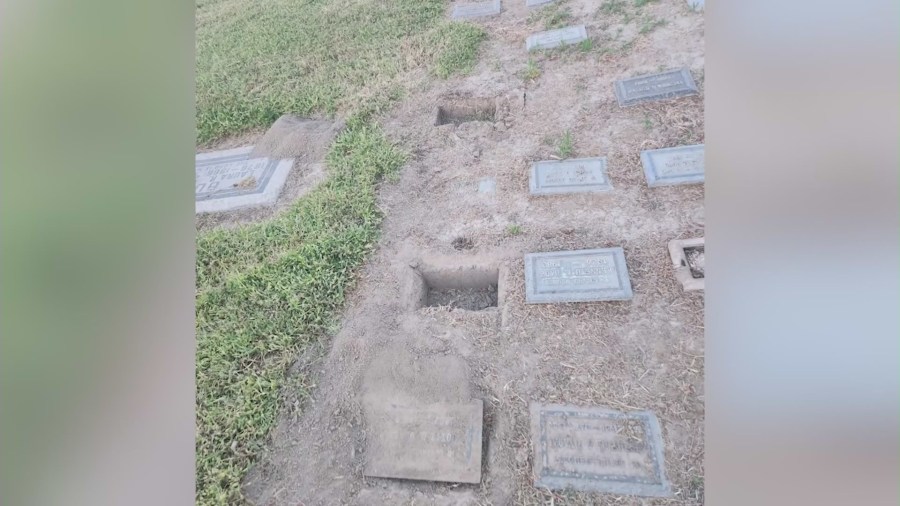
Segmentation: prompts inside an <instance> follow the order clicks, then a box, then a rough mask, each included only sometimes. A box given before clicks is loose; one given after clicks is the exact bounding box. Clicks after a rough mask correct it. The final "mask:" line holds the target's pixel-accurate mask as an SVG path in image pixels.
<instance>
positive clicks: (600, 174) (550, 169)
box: [529, 157, 613, 195]
mask: <svg viewBox="0 0 900 506" xmlns="http://www.w3.org/2000/svg"><path fill="white" fill-rule="evenodd" d="M612 189H613V188H612V184H611V183H610V182H609V177H607V174H606V158H605V157H603V158H576V159H573V160H560V161H556V160H547V161H541V162H536V163H534V164H532V166H531V179H530V181H529V191H530V192H531V194H532V195H554V194H559V193H595V192H609V191H612Z"/></svg>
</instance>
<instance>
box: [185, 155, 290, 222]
mask: <svg viewBox="0 0 900 506" xmlns="http://www.w3.org/2000/svg"><path fill="white" fill-rule="evenodd" d="M251 151H253V146H250V147H245V148H237V149H229V150H226V151H216V152H212V153H202V154H198V155H197V156H196V159H195V181H194V197H195V210H196V212H198V213H211V212H218V211H228V210H231V209H237V208H241V207H250V206H260V205H269V204H273V203H275V201H276V200H277V199H278V194H279V193H280V192H281V188H282V187H283V186H284V182H285V181H286V180H287V176H288V173H290V171H291V167H292V166H293V164H294V160H293V159H285V160H272V159H269V158H250V152H251Z"/></svg>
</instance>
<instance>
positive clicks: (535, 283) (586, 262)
mask: <svg viewBox="0 0 900 506" xmlns="http://www.w3.org/2000/svg"><path fill="white" fill-rule="evenodd" d="M631 298H632V292H631V281H630V280H629V278H628V268H627V267H626V265H625V252H624V251H623V250H622V248H620V247H615V248H602V249H587V250H577V251H552V252H548V253H529V254H527V255H525V302H526V303H528V304H536V303H552V302H593V301H603V300H628V299H631Z"/></svg>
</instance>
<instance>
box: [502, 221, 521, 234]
mask: <svg viewBox="0 0 900 506" xmlns="http://www.w3.org/2000/svg"><path fill="white" fill-rule="evenodd" d="M521 233H522V226H521V225H519V224H517V223H510V224H509V225H507V226H506V235H508V236H512V237H515V236H517V235H519V234H521Z"/></svg>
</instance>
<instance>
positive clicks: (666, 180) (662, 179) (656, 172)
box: [641, 144, 706, 187]
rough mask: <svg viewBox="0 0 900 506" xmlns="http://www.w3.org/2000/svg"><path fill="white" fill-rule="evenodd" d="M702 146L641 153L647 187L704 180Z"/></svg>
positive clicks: (696, 145)
mask: <svg viewBox="0 0 900 506" xmlns="http://www.w3.org/2000/svg"><path fill="white" fill-rule="evenodd" d="M703 160H704V145H703V144H695V145H693V146H677V147H674V148H663V149H649V150H646V151H641V163H642V164H643V165H644V175H645V176H647V186H651V187H653V186H668V185H676V184H697V183H702V182H703V181H704V180H705V179H706V170H705V165H704V163H703Z"/></svg>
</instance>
